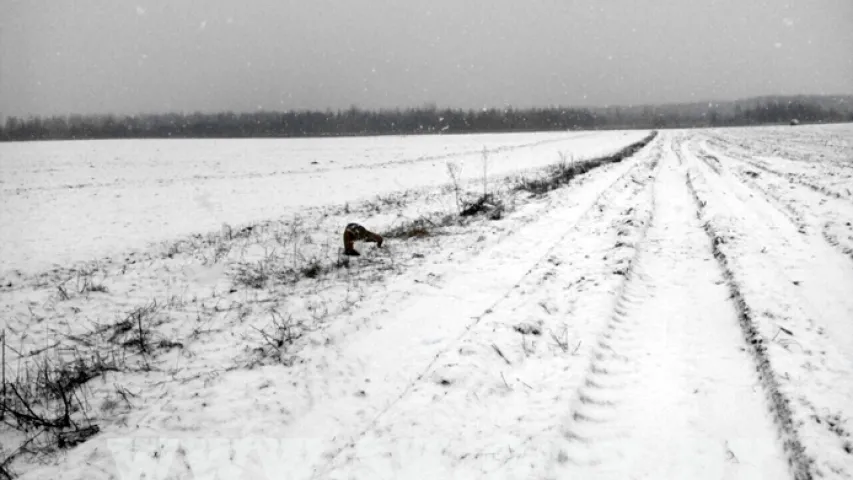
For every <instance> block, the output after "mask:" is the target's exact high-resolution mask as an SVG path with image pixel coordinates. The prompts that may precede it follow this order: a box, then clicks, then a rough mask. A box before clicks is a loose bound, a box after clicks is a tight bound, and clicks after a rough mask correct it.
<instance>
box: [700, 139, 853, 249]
mask: <svg viewBox="0 0 853 480" xmlns="http://www.w3.org/2000/svg"><path fill="white" fill-rule="evenodd" d="M698 148H700V149H701V148H703V147H702V146H699V147H698ZM707 148H708V147H707V144H706V145H705V146H704V149H707ZM726 160H729V161H732V162H734V163H735V164H737V165H735V166H734V168H733V169H729V171H730V172H732V173H733V174H734V176H735V177H736V178H737V179H738V180H739V181H740V182H741V183H743V184H745V185H746V186H748V187H750V188H751V189H753V190H755V191H756V192H758V193H759V195H762V196H763V197H764V198H765V200H766V201H767V202H768V203H770V204H772V205H773V206H774V207H776V208H777V209H778V210H779V211H781V212H782V213H783V214H785V215H786V216H787V217H788V218H789V220H790V221H791V222H792V223H794V225H795V226H796V227H797V230H798V231H799V232H800V233H803V234H809V233H812V232H817V231H820V233H821V236H822V237H823V239H824V240H826V242H827V243H829V244H830V245H832V246H833V247H835V248H836V249H837V250H838V251H839V252H841V253H843V254H844V255H846V256H847V257H848V258H850V259H851V260H853V226H851V225H850V222H851V221H853V205H851V204H850V203H849V202H846V201H844V199H842V198H837V197H835V196H827V195H825V194H823V193H822V192H820V191H816V190H815V189H813V188H797V187H793V185H801V184H799V183H796V182H791V181H790V180H788V179H787V177H784V176H779V175H773V176H775V177H777V178H778V180H776V181H777V182H779V181H781V182H784V183H783V184H782V185H776V183H775V182H774V180H773V179H769V178H767V177H766V176H759V175H756V176H755V177H754V178H755V179H753V178H749V177H750V175H748V174H747V172H748V168H749V167H748V166H751V165H752V164H750V163H749V162H747V161H744V160H743V159H739V158H734V157H727V158H726ZM759 178H760V179H761V181H762V182H764V183H768V184H769V185H770V186H769V187H765V186H763V185H761V184H759V182H758V179H759ZM785 186H789V188H784V187H785ZM771 187H775V189H774V188H771ZM791 188H794V189H795V190H794V191H792V190H791ZM776 192H780V193H776ZM783 196H784V197H786V198H783ZM798 202H801V203H804V204H805V206H799V205H798V206H794V205H795V204H797V203H798ZM832 216H835V217H837V219H828V218H829V217H832ZM845 219H846V220H845Z"/></svg>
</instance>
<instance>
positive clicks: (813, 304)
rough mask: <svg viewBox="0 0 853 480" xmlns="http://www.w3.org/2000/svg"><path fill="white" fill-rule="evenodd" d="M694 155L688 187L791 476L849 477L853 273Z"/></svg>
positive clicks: (852, 460)
mask: <svg viewBox="0 0 853 480" xmlns="http://www.w3.org/2000/svg"><path fill="white" fill-rule="evenodd" d="M688 156H689V155H688ZM690 161H691V171H690V177H689V178H690V185H691V187H692V188H693V190H694V192H695V198H696V201H697V202H698V203H699V205H700V207H701V212H702V218H703V219H704V220H706V223H705V229H706V231H707V233H708V235H709V236H710V237H711V238H712V239H713V240H714V248H715V253H716V256H717V258H718V260H719V262H720V263H721V265H722V266H723V268H724V270H725V272H726V276H727V280H728V282H729V284H730V288H731V289H732V294H733V296H734V298H735V299H736V301H737V303H738V305H739V309H740V312H741V313H740V314H741V326H742V329H743V333H744V336H745V337H746V339H747V342H748V345H749V348H750V349H751V352H752V353H753V356H754V358H755V359H756V361H757V363H758V365H759V373H760V375H761V379H762V385H763V386H764V389H765V391H766V394H767V397H768V401H769V402H770V404H771V407H772V408H773V413H774V415H775V417H776V421H777V426H778V428H779V431H780V434H781V435H782V436H783V438H784V442H785V446H786V451H787V453H788V456H789V459H790V460H789V461H790V462H791V465H792V469H793V471H794V474H795V478H798V479H809V478H815V477H831V478H851V473H853V453H851V452H853V443H851V434H850V432H849V431H848V430H846V429H845V428H844V427H843V425H844V422H845V420H849V418H850V414H851V413H853V412H851V411H850V407H849V403H850V398H853V381H851V379H850V376H849V371H850V369H851V368H853V348H851V341H850V340H851V338H853V328H851V325H850V323H849V319H850V318H853V302H851V300H850V298H849V292H850V291H853V273H851V272H850V270H849V268H848V267H847V265H846V262H844V263H845V264H843V265H841V264H839V262H837V261H835V258H836V253H835V252H834V250H833V249H832V248H831V247H830V246H828V245H826V243H825V242H823V240H816V241H815V239H813V237H810V236H803V235H799V234H798V233H797V232H796V230H794V228H793V226H792V225H790V224H786V222H784V220H782V221H780V219H779V216H780V214H779V212H778V211H777V210H775V209H773V208H772V207H770V206H769V205H768V204H767V203H766V201H765V200H764V199H763V198H756V197H755V196H753V195H749V194H748V192H745V190H746V189H747V187H745V186H744V185H743V184H741V183H739V182H737V181H736V180H734V179H732V178H730V177H727V176H719V175H716V174H715V173H714V172H712V171H710V170H709V169H708V168H707V167H705V166H704V165H703V163H702V162H701V161H699V160H698V159H696V158H695V157H694V158H691V160H690Z"/></svg>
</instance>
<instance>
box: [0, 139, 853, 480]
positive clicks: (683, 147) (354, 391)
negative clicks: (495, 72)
mask: <svg viewBox="0 0 853 480" xmlns="http://www.w3.org/2000/svg"><path fill="white" fill-rule="evenodd" d="M647 133H648V132H570V133H566V132H562V133H547V134H545V133H542V134H518V135H476V136H475V135H472V136H443V137H381V138H380V137H377V138H361V139H356V138H352V139H335V140H329V139H324V140H316V139H315V140H296V141H290V140H288V141H278V140H262V141H259V140H253V141H242V140H240V141H235V140H229V141H214V142H210V141H150V142H149V141H137V142H103V143H98V142H79V143H74V142H62V143H43V144H39V143H35V144H24V143H21V144H11V145H2V144H0V147H2V150H0V152H3V164H4V166H3V169H4V170H3V172H4V177H3V181H4V183H3V189H4V190H3V195H4V199H5V198H12V199H13V201H14V202H19V203H18V204H17V205H18V206H19V208H22V209H25V210H26V209H29V210H27V211H40V212H41V211H51V210H52V209H56V208H59V207H58V205H60V204H62V203H63V200H62V199H63V198H65V199H67V198H69V196H70V197H73V198H75V200H74V202H79V203H76V205H78V208H74V207H71V206H69V207H68V208H66V209H65V210H63V211H64V212H67V215H68V217H67V219H68V221H67V222H58V221H54V222H53V223H48V222H45V223H41V220H30V219H28V217H26V216H25V215H24V214H23V213H18V212H17V211H16V210H14V209H10V208H9V207H8V206H6V205H5V204H4V206H3V208H4V210H3V215H4V217H3V220H4V226H7V225H9V226H12V227H13V228H14V229H15V230H19V231H23V232H26V233H20V232H18V233H17V235H26V237H21V239H19V240H17V243H15V241H11V242H10V245H4V246H3V248H4V250H3V261H4V264H3V269H4V270H6V271H9V270H12V269H18V270H20V273H16V274H15V275H7V276H6V277H5V278H4V279H3V282H2V283H3V285H0V309H2V310H0V313H2V315H3V319H4V321H5V322H6V323H5V325H4V329H5V331H6V332H7V335H8V344H9V345H12V346H14V349H11V350H10V352H8V353H7V355H8V356H7V366H8V370H9V372H7V378H10V377H11V376H13V375H14V376H15V378H27V377H25V376H24V374H25V373H27V372H34V371H38V369H39V368H42V367H40V365H46V364H51V365H61V364H63V362H69V361H70V360H75V359H76V361H78V362H83V364H87V363H86V362H94V360H89V359H94V358H101V359H103V358H107V359H109V360H108V363H109V362H113V364H114V365H115V366H116V367H117V368H116V369H115V370H116V371H103V372H99V373H98V375H96V376H95V377H94V378H93V379H91V380H89V381H88V382H87V383H86V384H85V386H84V387H83V388H81V389H80V390H78V393H77V394H78V397H79V398H80V399H81V400H80V402H79V411H76V412H75V413H74V415H73V419H74V420H75V421H76V422H78V423H79V425H81V426H82V425H87V424H89V423H94V424H97V425H98V426H99V428H100V431H99V433H98V434H97V435H94V436H93V437H91V438H89V439H88V440H87V441H85V442H83V443H81V444H80V445H77V446H75V447H73V448H70V449H65V450H60V451H55V450H50V449H49V447H50V445H51V443H50V441H49V439H50V436H49V435H44V436H42V437H39V438H36V439H35V440H34V441H33V443H32V444H31V446H32V447H34V448H35V450H36V451H37V452H39V453H38V454H35V455H26V454H22V455H18V456H17V457H16V458H15V460H14V461H13V462H12V463H11V464H10V465H11V467H10V469H11V470H12V471H13V472H14V473H15V474H18V475H20V478H24V479H42V478H57V479H108V478H119V479H125V478H127V479H130V478H133V479H138V478H146V479H160V478H253V479H255V478H258V479H262V478H270V479H272V478H293V479H325V478H332V479H339V478H340V479H345V478H347V479H348V478H357V479H361V478H364V479H379V478H389V479H390V478H406V479H409V478H425V479H426V478H459V479H463V478H465V479H467V478H490V479H491V478H508V479H509V478H512V479H523V478H524V479H527V478H547V479H576V478H582V479H587V478H589V479H625V478H637V479H659V478H672V479H682V478H690V479H723V478H725V479H783V478H791V479H798V480H799V479H813V478H826V479H850V478H853V418H851V416H853V375H851V371H853V296H851V295H850V292H853V226H851V222H853V155H851V154H853V142H851V139H853V125H850V124H841V125H825V126H798V127H788V126H786V127H762V128H726V129H694V130H663V131H660V132H659V134H658V135H657V137H656V138H655V139H654V140H653V141H652V142H651V143H650V144H648V145H647V146H645V147H644V148H642V149H641V150H639V151H638V152H637V153H636V154H634V155H633V156H631V157H630V158H626V159H624V160H622V161H621V162H616V163H608V164H605V165H602V166H599V167H598V168H594V169H591V170H589V171H587V172H585V173H583V174H581V175H579V176H577V177H575V178H573V179H572V180H571V181H570V182H569V183H568V184H567V185H564V186H562V187H561V188H558V189H556V190H553V191H550V192H548V193H545V194H541V195H530V194H529V193H527V192H524V191H517V190H515V189H514V188H512V187H514V186H515V185H517V184H518V179H517V178H515V177H514V175H515V174H517V173H518V172H520V171H523V173H524V175H527V176H531V177H535V176H539V175H542V174H543V172H542V171H541V168H542V167H544V166H547V165H549V164H554V163H556V162H558V161H559V155H558V152H564V153H566V154H567V155H571V156H574V157H575V158H576V159H578V158H587V159H588V158H592V157H594V156H596V155H601V154H610V153H612V152H614V151H616V150H619V149H620V148H622V147H623V146H625V145H627V144H629V143H631V142H634V141H637V140H639V139H641V138H643V137H645V135H646V134H647ZM483 146H486V147H487V149H489V150H490V151H491V153H490V154H489V175H490V180H489V183H488V185H487V188H489V190H490V192H491V193H492V194H493V198H492V200H491V201H492V202H493V203H495V202H497V201H500V202H503V204H504V205H505V210H504V211H503V213H502V215H500V218H497V219H489V218H488V217H487V216H484V215H478V216H473V217H464V218H462V219H461V220H460V219H459V217H458V215H456V213H457V205H456V197H455V192H454V190H453V189H450V188H447V183H448V179H447V167H446V164H445V162H446V161H452V162H458V163H459V164H460V165H464V170H463V172H464V177H465V178H464V181H463V182H462V183H461V185H460V186H461V188H462V189H463V190H464V192H465V193H464V195H463V197H464V198H466V199H471V198H476V196H477V195H478V194H479V193H482V188H483V186H482V184H481V183H480V180H479V177H480V176H481V175H482V170H481V168H482V163H481V161H480V157H481V151H482V148H483ZM93 148H96V149H97V154H95V153H91V156H92V158H93V159H95V160H93V161H95V162H96V163H97V164H98V165H100V166H101V167H102V168H101V169H102V170H105V171H108V172H111V173H108V174H107V173H101V174H97V175H96V178H97V181H91V182H89V180H88V179H87V178H86V175H88V173H87V172H84V173H81V172H79V170H80V168H79V167H80V165H81V161H82V160H83V159H84V157H85V155H86V152H89V151H90V149H93ZM63 149H65V152H66V153H65V154H63V153H62V151H63ZM158 149H159V150H160V151H159V152H158V151H157V150H158ZM241 151H245V152H246V153H245V156H241V155H242V154H241ZM50 152H53V153H50ZM107 152H110V153H107ZM285 156H290V157H289V158H292V159H293V162H291V163H287V162H284V161H283V160H282V158H283V157H285ZM72 157H73V158H72ZM26 158H29V159H30V162H33V161H35V163H29V164H28V163H27V162H26V161H24V159H26ZM48 158H52V159H53V160H52V162H53V166H50V164H51V162H50V161H47V160H46V159H48ZM122 158H124V159H127V158H137V159H141V160H140V162H139V164H138V165H136V166H133V167H130V170H127V168H128V166H127V162H124V161H119V160H116V159H122ZM344 158H350V159H352V160H351V161H344V160H343V159H344ZM38 159H42V161H46V163H44V164H41V163H39V162H38V161H37V160H38ZM97 159H100V160H97ZM234 159H237V162H235V161H234ZM60 160H61V161H60ZM333 160H334V161H335V163H334V164H332V161H333ZM312 161H317V162H319V163H318V164H317V165H312V164H311V162H312ZM98 162H100V163H98ZM217 162H218V165H217ZM7 164H8V165H13V166H16V167H14V168H12V167H7V166H6V165H7ZM83 164H85V161H83ZM27 165H30V166H29V167H27ZM38 165H41V166H40V167H37V166H38ZM157 165H160V166H162V167H163V170H162V171H161V170H158V167H157ZM190 165H195V166H190ZM285 165H286V166H285ZM26 168H31V170H29V173H26V172H25V170H26ZM51 168H55V169H57V171H64V172H66V176H64V177H63V176H62V175H59V174H57V175H53V176H52V175H50V173H51V172H49V170H50V169H51ZM85 168H88V167H85ZM537 169H540V170H539V171H537ZM36 170H38V171H36ZM94 170H98V168H95V169H94ZM6 172H14V174H13V175H11V174H10V176H9V177H7V176H6V175H5V173H6ZM206 172H207V173H206ZM28 175H30V176H33V175H36V176H35V177H34V178H33V179H32V180H28V179H27V176H28ZM507 175H509V177H508V178H507ZM205 176H207V177H209V178H207V177H205ZM111 179H112V180H111ZM87 182H88V183H92V184H93V185H90V186H84V187H82V188H80V189H79V190H82V192H79V194H80V195H81V196H79V197H74V195H77V193H78V192H76V191H75V190H77V189H74V188H66V187H65V186H64V185H73V184H86V183H87ZM232 184H233V185H234V187H233V190H232V189H230V188H231V187H229V185H232ZM280 185H286V189H285V190H281V189H280V188H279V187H278V186H280ZM282 188H285V187H282ZM194 189H195V190H194ZM90 190H91V191H90ZM129 191H136V192H137V194H136V195H137V197H139V196H144V198H145V199H144V201H143V200H140V201H139V205H138V206H133V204H132V202H130V201H129V200H120V199H121V198H125V192H129ZM195 191H201V192H208V193H209V194H210V197H209V198H208V200H207V201H206V202H207V205H202V204H204V203H205V201H196V200H197V199H196V200H193V196H192V195H193V193H192V192H195ZM87 192H88V193H87ZM104 192H110V195H113V197H112V198H115V197H114V196H115V195H116V194H120V195H122V197H118V198H119V201H124V202H127V203H125V204H122V206H121V207H120V208H119V207H113V206H111V204H110V202H104V203H106V205H104V206H103V207H104V208H105V211H107V212H112V213H107V214H106V215H105V216H104V217H103V218H100V217H99V218H96V217H95V215H94V214H92V216H91V217H90V218H89V219H88V220H87V219H86V214H87V213H92V212H89V211H88V210H86V209H85V208H83V205H90V207H86V208H94V206H95V205H100V204H101V202H100V200H101V199H100V198H99V196H100V195H102V194H103V195H106V193H104ZM146 192H147V193H146ZM150 192H154V193H159V195H161V196H163V197H164V199H169V200H171V202H172V203H173V208H171V209H169V208H168V206H169V204H168V202H164V204H163V205H162V206H159V207H158V206H157V204H155V203H152V202H153V200H152V198H156V197H157V196H156V195H153V194H152V193H150ZM95 193H98V195H95ZM40 195H43V198H45V199H46V200H45V201H46V203H47V205H46V206H43V205H41V204H40V203H39V201H38V200H37V198H39V196H40ZM377 195H378V196H377ZM19 196H20V197H21V198H20V199H18V200H14V199H15V198H17V197H19ZM265 198H267V199H269V201H270V202H272V201H277V202H279V204H277V205H270V204H269V203H267V201H266V200H265ZM182 199H183V200H184V202H182V201H181V200H182ZM276 199H277V200H276ZM214 200H215V201H216V202H218V203H213V202H214ZM241 201H242V203H241ZM87 202H88V203H87ZM303 202H304V203H303ZM183 203H186V204H187V205H183ZM345 203H346V205H343V204H345ZM211 205H214V206H211ZM215 205H219V206H218V207H217V206H215ZM131 208H137V209H136V210H128V209H131ZM146 208H147V209H151V210H153V211H154V212H155V213H149V212H148V210H146ZM111 209H114V210H111ZM122 209H125V210H122ZM122 211H124V212H125V213H124V215H125V216H124V217H122V213H121V212H122ZM127 212H133V213H127ZM45 214H47V213H45ZM6 215H9V217H8V220H7V217H6ZM137 215H138V216H139V218H137ZM158 216H160V217H158ZM119 218H123V219H124V220H123V221H124V222H125V223H127V224H128V225H124V223H116V222H118V219H119ZM158 218H160V219H159V220H158ZM137 219H139V221H140V222H143V225H135V224H134V223H135V222H136V221H137ZM161 221H162V223H163V224H164V225H166V226H165V227H163V230H157V231H156V232H154V233H152V231H151V230H150V228H149V227H146V226H145V225H149V226H150V225H152V224H154V223H157V222H161ZM350 221H358V222H359V223H362V224H364V225H365V226H368V227H369V228H371V229H372V230H374V231H376V232H382V233H384V234H385V235H386V238H385V242H384V245H383V246H382V248H377V247H375V246H374V245H372V244H366V243H363V242H359V243H357V244H356V245H357V248H358V249H359V250H360V251H361V252H362V256H360V257H355V258H352V259H350V260H349V263H348V265H347V266H343V265H342V264H341V262H342V261H343V260H342V257H340V256H339V253H338V252H339V249H340V245H339V243H340V233H341V229H342V228H343V226H344V225H346V224H347V223H348V222H350ZM16 222H20V223H16ZM87 222H88V223H87ZM145 222H147V223H145ZM221 222H229V223H232V224H234V225H244V224H245V225H249V226H250V227H251V228H250V229H240V228H237V227H235V228H234V230H233V232H232V233H231V234H230V235H228V234H225V235H221V234H219V233H214V232H211V230H216V229H218V228H219V225H220V223H221ZM252 222H256V223H254V224H252ZM411 222H416V223H411ZM33 224H36V225H40V226H39V227H38V228H39V229H41V231H42V232H44V231H52V232H53V233H52V234H51V235H49V237H50V238H47V239H44V238H40V237H38V236H37V235H35V234H34V233H32V232H29V231H28V226H30V225H33ZM250 224H251V225H250ZM81 225H88V227H86V228H84V227H82V226H81ZM95 226H97V227H98V228H102V229H106V230H109V231H112V232H113V233H112V235H113V237H111V240H109V241H107V240H97V239H95V238H94V237H95V235H94V234H93V233H92V231H91V229H92V228H94V227H95ZM401 227H406V228H405V229H404V230H405V231H407V232H409V233H411V234H412V235H414V236H411V237H406V236H400V235H395V234H394V232H393V230H394V229H395V228H401ZM50 229H53V230H50ZM194 233H200V234H201V235H195V236H191V237H185V236H183V235H188V234H194ZM3 235H4V239H7V238H11V239H14V238H16V237H15V235H16V233H9V232H8V231H6V230H4V233H3ZM132 235H138V236H139V238H134V239H133V240H132V241H130V240H128V237H127V236H132ZM23 238H27V239H30V238H31V239H32V242H34V243H32V244H30V243H27V242H29V240H27V242H25V241H24V240H23ZM157 241H160V242H164V243H163V245H158V246H153V247H150V248H147V249H146V248H145V245H146V243H145V242H157ZM24 244H26V245H27V246H26V247H23V246H21V245H24ZM65 244H69V245H70V246H64V245H65ZM50 249H55V250H56V251H52V250H50ZM130 250H137V251H135V252H133V253H130ZM7 252H8V255H9V256H8V257H7ZM109 255H114V257H112V258H109V259H103V257H105V256H109ZM91 258H97V259H101V260H97V261H95V262H89V263H85V264H72V263H70V262H72V261H73V260H87V259H91ZM54 263H56V264H61V265H63V267H62V268H56V269H53V270H49V271H48V270H46V266H50V264H54ZM72 267H73V268H72ZM308 267H312V268H313V267H317V269H316V270H312V269H309V268H308ZM293 272H297V273H298V278H296V279H294V278H293V277H292V276H293V275H296V274H295V273H293ZM306 272H313V273H306ZM318 272H319V273H318ZM261 274H263V275H261ZM253 275H254V276H253ZM257 278H261V280H257V281H255V280H252V279H257ZM7 281H9V282H11V283H10V284H6V282H7ZM92 285H96V286H100V287H102V288H99V289H94V288H90V287H91V286H92ZM60 287H61V288H60ZM152 302H156V304H153V303H152ZM152 305H153V306H152ZM140 307H150V312H151V313H150V315H148V316H134V315H135V314H134V313H133V312H139V311H140V310H139V309H140ZM126 318H132V319H134V321H137V320H139V322H140V323H139V325H140V326H139V327H138V328H139V330H136V329H131V330H129V331H128V330H126V329H123V328H122V327H121V326H122V325H124V324H123V323H122V322H123V320H124V319H126ZM143 322H144V324H143ZM282 325H287V328H284V329H282V328H280V327H281V326H282ZM137 331H139V332H143V331H144V335H143V333H140V334H139V335H137V334H136V333H134V332H137ZM139 338H144V341H145V342H146V345H148V350H146V351H142V350H140V349H139V348H138V344H134V343H133V342H132V340H134V339H139ZM276 339H285V341H283V342H282V343H276V342H275V340H276ZM128 340H131V342H128ZM178 344H179V345H178ZM87 365H88V364H87ZM16 382H17V383H15V385H20V380H16ZM40 401H41V400H33V402H34V405H35V408H36V410H37V411H38V412H46V411H52V410H51V405H53V408H54V409H55V408H56V401H55V400H51V399H49V398H48V399H47V400H46V401H45V402H46V403H47V405H43V404H40V403H39V402H40ZM7 418H8V417H7ZM13 425H14V424H13V423H9V422H7V423H5V424H3V425H0V436H2V437H0V438H2V440H3V441H2V443H0V445H2V449H0V457H2V454H6V455H8V453H9V452H10V451H14V449H15V448H17V446H19V445H21V444H22V443H23V442H25V441H26V440H27V439H28V438H30V437H31V434H29V433H27V432H23V431H21V430H20V429H15V428H13ZM45 452H46V453H45Z"/></svg>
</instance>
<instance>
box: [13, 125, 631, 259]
mask: <svg viewBox="0 0 853 480" xmlns="http://www.w3.org/2000/svg"><path fill="white" fill-rule="evenodd" d="M644 134H645V132H643V131H602V132H548V133H524V134H503V135H494V134H488V135H446V136H393V137H355V138H333V139H317V138H309V139H249V140H244V139H227V140H183V139H181V140H107V141H59V142H38V143H27V142H21V143H3V144H0V179H2V183H1V184H0V188H2V191H1V192H0V198H2V203H0V224H2V225H3V227H4V228H3V229H2V233H0V272H4V271H7V270H11V269H17V270H21V271H24V272H26V273H34V272H36V271H40V270H44V269H46V268H48V267H51V266H60V265H64V264H67V263H69V262H75V261H81V260H92V259H95V258H99V257H101V256H105V255H113V254H117V253H120V252H122V251H124V250H127V249H129V248H144V247H146V246H147V245H148V244H150V243H151V242H158V241H163V240H169V239H172V238H176V237H179V236H183V235H189V234H191V233H195V232H205V231H210V230H217V229H219V227H220V225H221V224H222V223H226V222H227V223H230V224H243V223H248V222H253V221H258V220H264V219H269V218H274V217H278V216H283V215H292V214H293V213H295V212H298V211H299V209H301V208H304V207H308V206H320V205H329V204H342V203H344V202H353V201H358V200H362V199H365V198H369V197H375V196H377V195H382V194H387V193H391V192H395V191H400V190H407V189H413V188H420V187H426V186H431V187H434V186H437V185H441V184H446V183H448V182H449V177H448V172H447V165H446V164H447V163H448V162H450V163H453V164H455V165H458V167H459V168H460V174H461V177H462V178H476V177H478V176H481V175H482V166H481V158H482V151H483V149H484V148H485V149H486V151H487V152H488V158H489V172H488V173H489V174H490V175H506V174H508V173H512V172H516V171H523V170H528V169H535V168H541V167H542V166H544V165H548V164H553V163H555V162H556V161H557V160H558V152H561V151H562V152H565V153H566V154H569V155H573V156H574V158H575V159H576V160H579V159H583V158H591V157H595V156H600V155H602V154H607V153H612V152H613V151H615V150H617V149H618V148H619V146H622V145H626V144H628V143H631V142H632V141H636V140H638V139H639V138H641V137H642V136H643V135H644Z"/></svg>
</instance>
